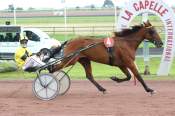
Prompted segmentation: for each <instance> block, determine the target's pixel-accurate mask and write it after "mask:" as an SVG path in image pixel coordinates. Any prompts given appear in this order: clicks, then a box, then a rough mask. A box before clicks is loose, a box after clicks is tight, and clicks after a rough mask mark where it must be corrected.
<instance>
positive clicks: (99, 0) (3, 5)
mask: <svg viewBox="0 0 175 116" xmlns="http://www.w3.org/2000/svg"><path fill="white" fill-rule="evenodd" d="M61 1H63V0H0V9H7V8H8V5H9V4H15V6H16V7H23V8H24V9H28V8H29V7H33V8H56V9H57V8H63V7H64V4H63V3H61ZM112 1H113V2H114V3H117V5H118V6H121V7H122V6H123V5H124V4H125V2H126V1H129V0H112ZM163 1H164V2H165V3H167V4H168V5H169V6H172V5H173V6H175V0H163ZM103 2H104V0H66V3H67V6H68V7H76V6H80V7H82V6H87V5H91V4H94V5H95V6H102V5H103Z"/></svg>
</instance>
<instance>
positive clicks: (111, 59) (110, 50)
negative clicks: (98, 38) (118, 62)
mask: <svg viewBox="0 0 175 116" xmlns="http://www.w3.org/2000/svg"><path fill="white" fill-rule="evenodd" d="M107 52H108V54H109V65H111V66H113V65H114V61H115V55H114V47H109V48H107Z"/></svg>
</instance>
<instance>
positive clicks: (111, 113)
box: [0, 80, 175, 116]
mask: <svg viewBox="0 0 175 116" xmlns="http://www.w3.org/2000/svg"><path fill="white" fill-rule="evenodd" d="M98 82H100V83H101V84H102V85H103V86H104V87H105V88H106V89H107V93H106V94H102V93H100V92H98V91H97V90H96V88H95V87H94V86H93V85H92V84H91V83H89V82H88V81H72V85H71V89H70V90H69V91H68V93H67V94H66V95H64V96H58V97H57V98H56V99H54V100H51V101H41V100H38V99H37V98H36V97H35V96H34V95H33V93H32V81H22V80H21V81H0V116H175V81H147V84H148V85H150V86H152V87H153V88H154V89H156V90H157V94H156V95H154V96H149V94H147V93H145V92H144V90H143V88H142V86H141V85H140V84H137V86H134V85H133V82H132V81H130V82H124V83H121V84H117V83H114V82H112V81H98Z"/></svg>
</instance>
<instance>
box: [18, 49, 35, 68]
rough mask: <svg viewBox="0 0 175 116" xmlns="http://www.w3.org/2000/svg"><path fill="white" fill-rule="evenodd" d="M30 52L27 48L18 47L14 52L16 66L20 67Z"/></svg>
mask: <svg viewBox="0 0 175 116" xmlns="http://www.w3.org/2000/svg"><path fill="white" fill-rule="evenodd" d="M31 55H32V52H30V51H29V49H28V48H23V47H19V48H17V50H16V52H15V62H16V63H17V66H18V68H22V67H23V65H24V63H25V60H26V59H27V57H29V56H31Z"/></svg>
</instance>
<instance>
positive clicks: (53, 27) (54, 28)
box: [53, 26, 55, 35]
mask: <svg viewBox="0 0 175 116" xmlns="http://www.w3.org/2000/svg"><path fill="white" fill-rule="evenodd" d="M53 34H54V35H55V26H54V27H53Z"/></svg>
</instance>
